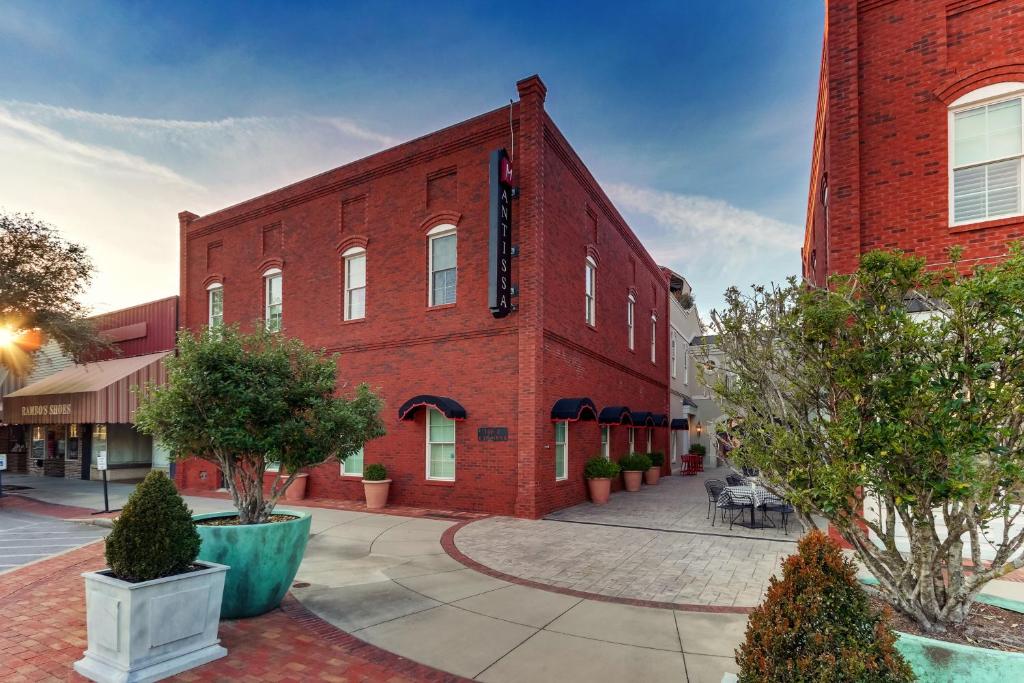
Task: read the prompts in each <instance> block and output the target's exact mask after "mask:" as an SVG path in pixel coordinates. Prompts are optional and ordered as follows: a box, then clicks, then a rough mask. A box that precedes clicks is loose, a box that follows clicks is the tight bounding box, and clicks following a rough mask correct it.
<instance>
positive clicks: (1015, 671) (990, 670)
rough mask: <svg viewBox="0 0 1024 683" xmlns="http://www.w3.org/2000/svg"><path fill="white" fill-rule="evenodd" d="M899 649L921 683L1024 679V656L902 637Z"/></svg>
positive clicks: (998, 682)
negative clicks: (1023, 677) (1022, 677)
mask: <svg viewBox="0 0 1024 683" xmlns="http://www.w3.org/2000/svg"><path fill="white" fill-rule="evenodd" d="M898 636H899V638H898V639H897V641H896V649H897V650H899V651H900V653H901V654H902V655H903V657H904V658H905V659H906V660H907V663H908V664H910V666H911V668H912V669H913V670H914V673H915V674H917V680H918V681H919V682H920V683H947V681H971V683H1009V682H1010V681H1019V680H1021V676H1022V675H1024V654H1021V653H1018V652H1003V651H1001V650H989V649H985V648H980V647H971V646H970V645H960V644H959V643H947V642H944V641H941V640H933V639H931V638H923V637H921V636H915V635H912V634H909V633H898Z"/></svg>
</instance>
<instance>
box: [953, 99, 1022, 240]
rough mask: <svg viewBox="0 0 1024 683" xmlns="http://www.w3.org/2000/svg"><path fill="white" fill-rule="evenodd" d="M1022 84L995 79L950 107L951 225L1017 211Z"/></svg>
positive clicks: (1006, 214)
mask: <svg viewBox="0 0 1024 683" xmlns="http://www.w3.org/2000/svg"><path fill="white" fill-rule="evenodd" d="M1022 97H1024V83H997V84H995V85H987V86H985V87H983V88H978V89H977V90H975V91H973V92H970V93H968V94H966V95H964V96H963V97H960V98H959V99H957V100H956V101H955V102H953V104H952V105H950V108H949V215H950V224H951V225H966V224H970V223H979V222H982V221H987V220H992V219H995V218H1004V217H1007V216H1019V215H1021V213H1022V211H1021V177H1022V168H1021V163H1022V159H1024V148H1022V139H1021V129H1022V122H1024V118H1022V117H1024V106H1022Z"/></svg>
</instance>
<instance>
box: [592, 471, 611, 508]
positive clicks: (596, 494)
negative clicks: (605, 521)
mask: <svg viewBox="0 0 1024 683" xmlns="http://www.w3.org/2000/svg"><path fill="white" fill-rule="evenodd" d="M587 489H589V490H590V501H591V502H592V503H593V504H594V505H604V504H605V503H607V502H608V496H609V495H611V492H612V480H611V479H609V478H607V477H602V478H599V479H587Z"/></svg>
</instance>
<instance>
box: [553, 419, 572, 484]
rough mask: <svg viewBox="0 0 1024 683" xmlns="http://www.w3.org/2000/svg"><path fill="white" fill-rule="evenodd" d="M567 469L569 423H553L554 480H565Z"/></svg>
mask: <svg viewBox="0 0 1024 683" xmlns="http://www.w3.org/2000/svg"><path fill="white" fill-rule="evenodd" d="M568 469H569V423H568V422H567V421H562V422H556V423H555V479H556V480H558V481H561V480H563V479H565V478H567V477H568V476H569V475H568V473H567V472H568Z"/></svg>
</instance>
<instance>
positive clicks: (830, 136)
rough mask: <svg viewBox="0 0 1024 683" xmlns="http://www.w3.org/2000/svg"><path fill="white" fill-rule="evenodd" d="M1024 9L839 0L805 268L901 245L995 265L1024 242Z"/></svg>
mask: <svg viewBox="0 0 1024 683" xmlns="http://www.w3.org/2000/svg"><path fill="white" fill-rule="evenodd" d="M1022 96H1024V2H1021V0H829V2H827V10H826V25H825V40H824V48H823V51H822V66H821V80H820V89H819V101H818V116H817V123H816V127H815V135H814V148H813V157H812V168H811V185H810V192H809V198H808V209H807V225H806V233H805V240H804V247H803V252H802V260H803V272H804V275H805V277H807V278H808V279H809V280H811V281H813V282H815V283H818V284H822V283H824V281H825V279H826V277H827V276H828V275H829V274H831V273H842V272H850V271H852V270H854V269H855V268H856V266H857V259H858V256H859V255H860V254H862V253H864V252H866V251H869V250H871V249H876V248H886V249H891V248H898V249H902V250H905V251H908V252H913V253H915V254H918V255H921V256H924V257H926V258H927V260H928V261H929V262H930V263H931V264H933V265H938V264H942V263H945V262H948V260H949V259H948V249H949V248H950V247H951V246H954V245H959V246H962V247H963V248H964V253H963V260H964V263H965V265H968V266H973V265H974V264H979V263H982V264H983V263H989V262H992V261H993V260H996V259H999V258H1001V257H1002V256H1003V255H1004V254H1005V253H1006V245H1007V243H1008V242H1010V241H1013V240H1019V239H1021V237H1024V207H1022V199H1021V179H1022V177H1024V174H1022V169H1021V158H1022V149H1021V116H1022V106H1021V98H1022Z"/></svg>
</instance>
